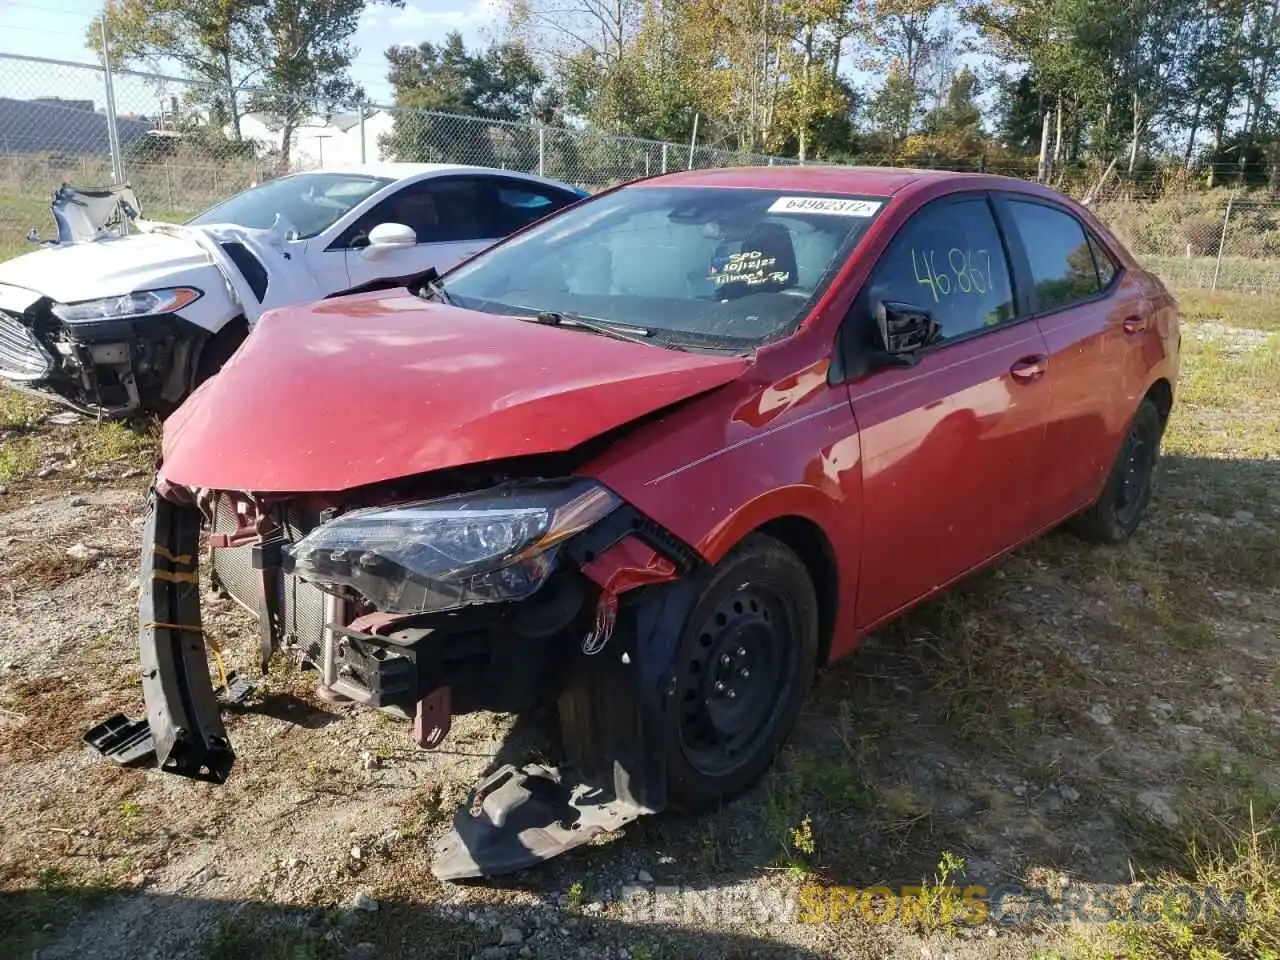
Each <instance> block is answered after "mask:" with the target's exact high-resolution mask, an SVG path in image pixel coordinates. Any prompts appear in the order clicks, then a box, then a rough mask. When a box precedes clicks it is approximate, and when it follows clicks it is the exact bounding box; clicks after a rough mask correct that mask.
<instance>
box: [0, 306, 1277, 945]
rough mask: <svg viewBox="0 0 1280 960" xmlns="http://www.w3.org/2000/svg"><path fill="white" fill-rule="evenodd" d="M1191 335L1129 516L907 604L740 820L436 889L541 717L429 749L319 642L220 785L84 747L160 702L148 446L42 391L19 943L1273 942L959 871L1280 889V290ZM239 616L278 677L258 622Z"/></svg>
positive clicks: (26, 442)
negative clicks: (145, 614)
mask: <svg viewBox="0 0 1280 960" xmlns="http://www.w3.org/2000/svg"><path fill="white" fill-rule="evenodd" d="M1200 312H1202V313H1204V312H1205V311H1203V310H1201V311H1200ZM1189 330H1190V336H1188V338H1187V340H1188V343H1187V346H1186V348H1185V349H1186V352H1187V356H1186V360H1185V362H1186V366H1187V371H1186V381H1185V386H1184V390H1183V394H1182V396H1181V397H1180V402H1179V405H1178V408H1177V411H1176V413H1175V417H1174V421H1173V423H1172V425H1171V428H1170V431H1169V434H1168V436H1167V438H1166V440H1167V442H1166V446H1165V458H1164V460H1163V461H1162V465H1161V467H1160V473H1159V477H1158V486H1157V494H1156V497H1155V499H1154V500H1153V503H1152V506H1151V512H1150V515H1149V519H1148V522H1147V524H1146V525H1145V527H1144V528H1143V530H1142V531H1141V532H1140V534H1139V535H1138V536H1137V537H1136V538H1135V539H1134V540H1133V541H1132V542H1130V543H1128V544H1126V545H1124V546H1122V547H1118V548H1098V547H1091V546H1087V545H1085V544H1083V543H1081V542H1079V541H1078V540H1076V539H1074V538H1072V537H1071V536H1069V535H1067V534H1064V533H1054V534H1051V535H1049V536H1047V537H1045V538H1044V539H1042V540H1041V541H1039V542H1037V543H1035V544H1032V545H1030V546H1028V547H1026V548H1024V549H1022V550H1019V551H1018V552H1016V553H1015V554H1013V555H1012V556H1010V557H1009V558H1007V559H1006V560H1004V561H1003V562H1001V563H1000V564H999V565H998V566H996V567H995V568H993V569H991V570H989V571H987V572H985V573H983V574H981V575H979V576H977V577H976V578H974V579H973V580H971V581H969V582H968V583H966V584H965V585H963V586H961V587H959V588H958V589H955V590H952V591H950V592H948V593H947V594H946V595H945V596H943V597H942V598H941V599H939V600H938V601H936V602H934V603H932V604H930V605H928V606H927V607H925V608H924V609H922V610H920V611H918V612H916V613H914V614H912V615H910V616H909V617H908V618H906V619H905V620H903V621H900V622H898V623H895V624H893V625H892V626H891V627H889V628H887V629H885V630H883V631H882V632H880V633H879V634H878V635H876V636H875V637H873V638H872V639H871V640H870V641H868V642H867V644H865V646H864V647H863V648H862V649H861V650H860V651H859V652H858V653H857V654H856V655H854V656H853V657H851V658H849V659H848V660H846V661H844V662H841V663H839V664H837V665H835V666H833V667H832V668H830V669H828V670H826V671H824V672H823V673H822V674H821V675H820V677H819V679H818V681H817V684H816V686H815V689H814V691H813V693H812V696H811V698H810V700H809V703H808V707H807V709H806V712H805V715H804V716H803V718H802V721H801V724H800V726H799V728H798V729H797V730H796V732H795V733H794V735H793V736H792V737H791V740H790V744H789V746H788V747H787V748H786V750H785V751H784V753H783V755H782V757H781V758H780V759H779V762H778V764H777V766H776V768H775V770H774V771H773V772H772V773H771V774H770V776H769V777H768V778H767V779H766V780H765V782H763V783H762V784H761V785H760V786H759V787H757V788H756V789H755V790H753V791H752V792H751V793H750V794H749V795H748V796H746V797H745V798H743V799H742V800H740V801H738V802H736V803H734V804H733V805H731V806H729V807H727V808H725V809H724V810H722V811H720V812H719V813H716V814H712V815H708V816H703V817H698V818H679V817H674V816H660V817H657V818H653V819H650V820H647V821H641V822H637V823H635V824H632V825H630V826H628V827H627V828H625V829H624V830H622V831H620V832H619V833H618V834H616V835H611V836H609V837H607V838H604V840H603V842H599V843H596V844H593V845H592V846H589V847H587V848H585V849H581V850H579V851H576V852H574V853H571V854H569V855H566V856H565V857H563V858H561V859H559V860H557V861H554V862H552V863H549V864H547V865H545V866H543V867H540V868H538V869H536V870H532V871H529V872H527V873H524V874H521V875H518V876H515V877H507V878H498V879H495V880H492V881H486V882H479V883H471V884H445V883H441V882H439V881H437V880H435V879H434V878H433V877H432V876H431V873H430V870H429V863H430V859H431V845H432V843H433V842H434V840H435V839H436V838H437V837H439V836H440V835H441V834H442V833H443V832H444V831H445V829H446V827H447V825H448V823H449V819H450V817H451V816H452V811H453V809H454V806H455V805H456V804H457V802H458V801H459V800H461V799H462V798H464V797H465V794H466V791H467V789H468V787H469V786H470V785H471V783H472V782H473V781H474V779H475V778H476V777H477V776H479V775H480V774H481V773H482V772H483V771H484V770H486V769H487V768H488V767H489V766H491V765H492V764H493V763H494V762H495V758H497V757H498V755H499V751H500V750H501V751H502V755H503V756H516V757H532V756H536V755H537V753H538V751H539V749H540V745H541V743H542V736H541V731H540V730H539V728H538V726H537V724H536V723H525V722H523V721H522V722H519V723H517V722H516V721H515V720H514V719H513V718H510V717H503V716H491V715H476V716H468V717H463V718H460V719H459V720H458V722H457V723H456V724H455V727H454V731H453V733H452V734H451V736H450V739H449V740H448V741H447V742H446V744H445V745H444V747H443V748H441V749H440V750H438V751H436V752H433V753H426V752H422V751H418V750H416V749H415V748H413V747H412V746H411V745H410V743H409V739H408V730H407V726H406V725H405V724H402V723H398V722H396V721H394V720H392V719H390V718H387V717H384V716H382V715H380V714H376V713H371V712H366V711H358V712H348V711H347V710H345V709H342V708H337V707H333V706H331V705H328V704H325V703H323V702H322V701H319V700H318V699H316V698H315V697H314V696H313V695H312V693H311V687H312V678H313V675H310V674H300V673H299V672H298V671H296V670H295V669H291V668H289V667H288V666H287V665H284V666H282V668H281V669H280V670H279V671H278V672H277V673H276V674H274V675H273V676H272V677H271V679H270V680H269V681H268V682H267V683H266V684H265V685H264V687H263V688H262V689H261V690H260V692H259V693H258V694H257V695H255V697H254V698H253V699H252V700H251V701H250V702H249V703H248V704H246V705H245V706H244V707H243V708H240V709H238V710H236V711H235V712H234V713H230V714H229V715H228V718H227V720H228V729H229V732H230V735H231V737H232V740H233V742H234V743H235V745H236V749H237V754H238V761H237V765H236V768H235V770H234V772H233V774H232V776H231V779H230V780H229V781H228V783H226V784H225V785H223V786H210V785H205V784H197V783H193V782H189V781H185V780H182V779H179V778H176V777H171V776H162V775H161V774H159V773H158V772H156V771H139V770H124V769H120V768H118V767H116V766H115V765H113V764H110V763H106V762H104V761H102V760H100V759H97V758H96V756H95V755H93V754H92V752H91V751H90V750H89V749H88V748H86V747H84V746H83V745H82V743H81V739H80V738H81V736H82V734H83V733H84V731H85V729H86V728H87V727H88V726H89V725H91V724H92V723H93V722H95V721H97V720H99V719H101V718H102V717H104V716H106V715H108V714H111V713H114V712H116V711H123V712H125V713H128V714H131V715H133V716H140V715H141V691H140V688H139V686H138V682H137V665H136V605H135V604H136V593H137V583H136V571H137V563H138V541H139V536H140V532H141V529H140V528H141V521H140V516H141V512H142V507H143V502H144V496H145V492H146V485H147V479H148V473H149V471H148V470H147V469H146V466H147V450H148V442H149V441H148V438H146V437H145V436H144V437H142V438H141V439H136V438H135V439H130V438H128V437H124V436H123V435H121V434H120V433H119V431H118V430H117V428H115V427H114V426H113V427H111V428H110V429H107V428H102V427H98V426H96V425H93V424H80V425H73V426H66V425H59V424H54V423H50V422H49V421H48V419H47V411H45V410H41V409H38V408H33V407H30V406H28V405H23V404H17V405H11V406H10V407H9V408H8V409H7V413H4V414H3V416H0V956H3V957H14V958H18V957H33V956H38V957H39V958H40V960H54V958H68V960H69V958H77V960H106V958H117V957H119V958H149V957H154V958H166V960H167V958H188V957H189V958H200V960H233V958H245V960H248V958H255V960H256V958H269V960H275V958H279V960H313V958H314V960H320V958H330V957H335V958H382V957H387V958H392V957H405V958H408V957H471V956H479V957H482V958H486V960H498V958H517V957H548V958H550V957H565V956H581V957H614V958H622V957H630V958H634V960H641V958H651V957H686V956H687V957H698V958H706V960H710V958H715V957H747V956H794V957H826V956H835V955H839V956H871V957H903V958H906V957H910V958H913V960H916V958H938V960H941V958H951V957H954V958H965V957H982V958H997V957H1025V956H1028V955H1033V954H1034V955H1037V956H1041V957H1050V956H1090V957H1097V956H1127V955H1145V956H1153V957H1157V956H1180V955H1188V953H1189V951H1190V950H1191V947H1192V946H1193V945H1200V946H1202V947H1204V948H1205V949H1206V950H1218V951H1220V952H1219V953H1217V954H1215V953H1212V952H1202V953H1201V954H1200V955H1201V956H1215V955H1219V956H1258V957H1263V956H1275V955H1276V954H1275V953H1267V952H1266V951H1267V950H1268V949H1269V950H1276V949H1280V941H1277V939H1276V938H1277V936H1280V934H1278V933H1277V930H1280V925H1277V924H1276V923H1275V915H1274V914H1271V915H1269V918H1263V919H1262V920H1256V921H1253V922H1249V923H1240V924H1228V925H1226V927H1221V926H1217V927H1214V926H1212V925H1206V924H1196V923H1190V922H1189V923H1181V922H1178V921H1177V920H1176V918H1173V919H1170V918H1169V917H1168V916H1164V917H1163V918H1162V919H1161V922H1159V923H1153V924H1140V923H1133V922H1126V921H1123V920H1122V921H1120V922H1113V923H1105V924H1104V923H1088V922H1084V921H1082V920H1080V919H1077V920H1076V921H1075V922H1072V923H1057V922H1052V921H1051V920H1050V919H1049V918H1047V917H1046V916H1043V915H1041V916H1039V917H1038V918H1029V919H1028V918H1027V917H1026V916H1024V917H1023V919H1024V920H1025V922H1021V921H1019V918H1018V916H1017V915H1016V911H1014V913H1012V914H1010V915H1007V916H1004V917H1003V921H1001V920H1000V919H999V918H996V917H991V918H988V919H987V920H986V921H985V922H981V923H969V922H965V921H964V920H963V919H962V920H959V921H956V920H954V919H953V918H952V917H951V916H950V915H947V914H946V913H945V911H939V910H937V909H936V907H937V901H936V900H933V901H930V900H929V899H928V897H929V895H930V892H931V891H937V890H939V889H940V888H942V887H945V886H948V885H952V884H958V885H960V886H965V885H981V886H983V887H986V888H988V889H989V890H990V889H993V888H996V887H998V886H1001V885H1022V886H1025V887H1037V888H1039V887H1043V888H1047V889H1050V890H1053V891H1060V890H1061V889H1062V888H1063V886H1064V885H1068V886H1069V885H1072V884H1114V885H1121V888H1122V892H1121V896H1122V897H1123V896H1128V894H1127V893H1124V891H1131V890H1132V889H1134V886H1133V885H1134V884H1138V883H1141V882H1143V881H1146V880H1150V881H1153V882H1158V883H1161V884H1165V885H1167V884H1169V883H1173V882H1176V881H1177V878H1179V877H1181V878H1185V879H1186V881H1188V882H1196V883H1206V882H1217V881H1219V880H1221V879H1222V878H1229V877H1236V878H1237V879H1239V878H1240V877H1244V879H1243V880H1242V881H1241V882H1242V883H1243V884H1244V885H1246V886H1247V887H1248V888H1249V892H1250V898H1251V899H1250V903H1251V905H1259V906H1258V909H1262V910H1264V912H1265V910H1266V909H1272V910H1274V909H1275V908H1276V900H1275V897H1277V896H1280V894H1277V892H1276V891H1277V890H1280V884H1277V883H1276V877H1277V872H1276V871H1275V863H1276V860H1275V857H1274V847H1273V846H1270V845H1271V844H1273V843H1274V838H1273V837H1271V835H1270V834H1268V833H1267V830H1268V829H1269V828H1270V826H1271V825H1272V824H1273V822H1274V820H1275V818H1276V815H1277V812H1278V810H1280V767H1278V766H1277V764H1276V759H1277V744H1280V736H1278V734H1280V575H1278V573H1277V567H1278V566H1280V550H1278V549H1277V545H1278V544H1280V413H1278V412H1277V409H1276V407H1275V404H1274V396H1275V393H1276V389H1277V386H1278V385H1280V336H1278V335H1277V334H1276V332H1275V330H1276V327H1274V326H1270V321H1269V320H1268V319H1266V318H1265V317H1263V318H1262V319H1259V318H1258V317H1257V316H1253V315H1247V316H1243V319H1242V318H1241V317H1237V316H1220V315H1217V314H1215V313H1213V312H1212V311H1210V312H1208V313H1206V314H1205V319H1204V321H1203V322H1199V323H1196V322H1192V323H1190V324H1189ZM209 625H210V626H211V628H212V629H213V630H214V631H215V632H216V633H217V634H218V635H219V636H220V638H221V639H222V641H223V643H224V645H225V646H227V647H228V648H229V649H230V650H231V651H232V658H233V659H234V660H236V661H237V662H238V663H239V664H240V665H241V666H242V667H246V668H248V669H250V670H252V667H250V666H249V664H251V662H252V660H253V657H254V639H253V636H252V634H251V632H250V626H249V624H247V623H246V622H245V618H244V617H243V615H241V614H240V613H238V612H237V611H235V610H232V609H224V610H223V611H222V612H221V613H219V614H217V615H215V616H214V617H212V618H211V620H210V624H209ZM1242 838H1243V841H1244V843H1245V846H1244V847H1241V848H1238V849H1237V848H1235V847H1234V845H1235V844H1237V843H1238V842H1240V841H1241V840H1242ZM1259 838H1261V840H1259ZM1251 843H1252V844H1253V846H1252V847H1250V844H1251ZM1259 844H1261V845H1260V846H1259ZM1215 851H1221V852H1222V854H1223V855H1222V856H1221V857H1220V858H1219V857H1215V856H1214V853H1215ZM1250 851H1252V852H1250ZM1250 858H1252V859H1250ZM1242 863H1244V864H1246V868H1247V869H1246V870H1245V873H1240V872H1239V870H1240V869H1241V868H1240V866H1239V865H1240V864H1242ZM1233 871H1235V872H1233ZM1259 872H1260V873H1259ZM1246 874H1247V875H1246ZM902 884H915V885H923V887H924V894H923V895H922V896H923V897H924V898H925V899H924V900H923V901H922V902H926V903H931V904H932V905H933V907H932V908H931V909H930V910H928V911H926V912H925V913H922V914H921V915H919V916H918V917H917V918H916V919H914V920H910V921H902V922H888V923H885V922H877V920H876V918H875V917H874V916H868V911H864V910H861V909H847V910H844V911H841V910H839V909H835V913H836V914H841V913H843V915H842V916H836V917H835V918H834V919H833V918H832V915H831V914H832V907H833V904H835V901H833V899H832V895H831V894H829V893H822V892H821V891H822V890H823V889H825V888H824V887H821V886H817V885H837V886H842V887H844V886H847V887H857V888H866V887H870V886H877V885H888V886H889V887H893V888H896V887H898V886H900V885H902ZM842 896H843V894H842ZM1267 898H1271V899H1267ZM842 902H843V901H842ZM855 902H856V901H855ZM876 902H880V901H876ZM1268 904H1269V905H1270V906H1269V907H1268ZM815 905H816V908H815ZM837 906H838V905H837ZM813 920H818V921H821V922H806V921H813ZM1187 938H1190V939H1187Z"/></svg>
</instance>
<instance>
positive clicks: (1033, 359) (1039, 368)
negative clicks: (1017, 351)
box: [1009, 353, 1049, 383]
mask: <svg viewBox="0 0 1280 960" xmlns="http://www.w3.org/2000/svg"><path fill="white" fill-rule="evenodd" d="M1047 369H1049V358H1048V357H1046V356H1045V355H1044V354H1043V353H1038V354H1035V355H1034V356H1030V357H1023V358H1022V359H1021V360H1019V361H1018V362H1017V363H1015V364H1014V365H1013V366H1012V367H1010V368H1009V374H1010V376H1012V377H1013V379H1015V380H1017V381H1019V382H1020V383H1031V382H1032V381H1033V380H1039V379H1040V378H1041V377H1043V376H1044V373H1045V371H1046V370H1047Z"/></svg>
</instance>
